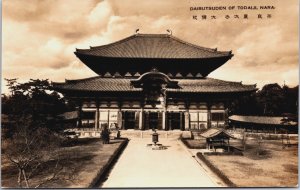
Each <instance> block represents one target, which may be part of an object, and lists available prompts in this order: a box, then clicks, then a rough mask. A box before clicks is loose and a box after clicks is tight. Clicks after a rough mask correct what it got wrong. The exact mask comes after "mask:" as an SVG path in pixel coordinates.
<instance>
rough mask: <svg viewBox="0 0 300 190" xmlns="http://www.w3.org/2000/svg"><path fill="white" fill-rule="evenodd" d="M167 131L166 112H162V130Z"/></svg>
mask: <svg viewBox="0 0 300 190" xmlns="http://www.w3.org/2000/svg"><path fill="white" fill-rule="evenodd" d="M165 129H166V111H163V112H162V130H165Z"/></svg>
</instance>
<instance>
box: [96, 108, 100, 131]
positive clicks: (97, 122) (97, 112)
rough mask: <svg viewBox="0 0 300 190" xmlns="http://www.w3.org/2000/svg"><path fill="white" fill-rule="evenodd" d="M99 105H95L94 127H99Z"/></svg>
mask: <svg viewBox="0 0 300 190" xmlns="http://www.w3.org/2000/svg"><path fill="white" fill-rule="evenodd" d="M99 116H100V114H99V107H98V106H97V107H96V114H95V129H96V130H97V129H99Z"/></svg>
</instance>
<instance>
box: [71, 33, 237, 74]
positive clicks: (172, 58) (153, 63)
mask: <svg viewBox="0 0 300 190" xmlns="http://www.w3.org/2000/svg"><path fill="white" fill-rule="evenodd" d="M74 53H75V55H76V56H77V57H78V58H79V59H80V60H81V61H82V62H83V63H84V64H85V65H87V66H88V67H89V68H90V69H91V70H93V71H94V72H95V73H97V74H99V75H103V74H104V73H106V72H110V73H116V72H118V73H120V74H121V76H124V75H125V73H126V72H132V73H136V72H139V73H140V74H143V73H145V72H148V71H149V70H151V69H152V68H154V67H155V68H157V69H158V70H159V71H161V72H163V73H179V72H181V73H186V74H188V73H193V72H197V73H200V74H201V75H202V76H204V77H205V76H207V75H208V74H209V73H211V72H212V71H214V70H215V69H217V68H219V67H220V66H221V65H223V64H225V63H226V62H227V61H228V60H229V59H231V57H232V56H233V54H232V53H231V51H218V50H217V48H214V49H211V48H205V47H201V46H198V45H194V44H191V43H188V42H185V41H183V40H180V39H178V38H176V37H174V36H172V35H168V34H135V35H132V36H129V37H127V38H125V39H122V40H120V41H117V42H114V43H110V44H107V45H102V46H95V47H90V49H76V52H74Z"/></svg>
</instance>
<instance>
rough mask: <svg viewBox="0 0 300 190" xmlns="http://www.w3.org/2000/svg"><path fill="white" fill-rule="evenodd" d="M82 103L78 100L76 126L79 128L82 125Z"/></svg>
mask: <svg viewBox="0 0 300 190" xmlns="http://www.w3.org/2000/svg"><path fill="white" fill-rule="evenodd" d="M81 117H82V103H81V102H79V106H78V119H77V127H78V128H81V127H82V120H81Z"/></svg>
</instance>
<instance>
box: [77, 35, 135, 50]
mask: <svg viewBox="0 0 300 190" xmlns="http://www.w3.org/2000/svg"><path fill="white" fill-rule="evenodd" d="M135 36H136V34H133V35H131V36H128V37H126V38H123V39H120V40H117V41H115V42H112V43H108V44H104V45H100V46H90V49H78V48H76V52H78V50H79V51H89V50H100V49H102V48H105V47H107V46H110V45H116V44H119V43H121V42H126V41H128V40H130V39H131V38H133V37H135Z"/></svg>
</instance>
